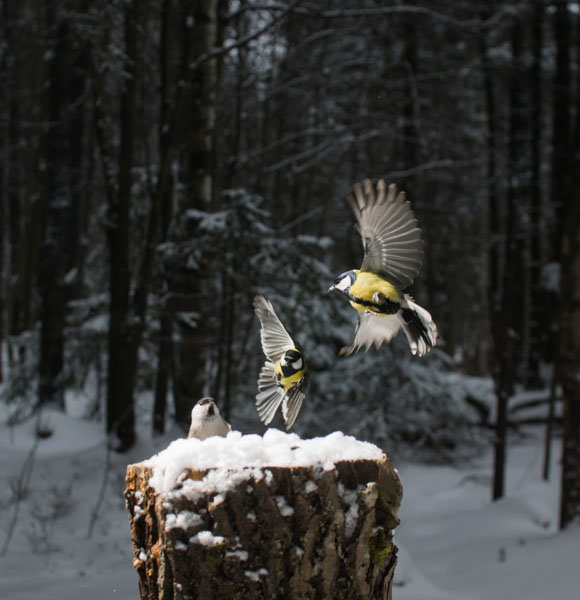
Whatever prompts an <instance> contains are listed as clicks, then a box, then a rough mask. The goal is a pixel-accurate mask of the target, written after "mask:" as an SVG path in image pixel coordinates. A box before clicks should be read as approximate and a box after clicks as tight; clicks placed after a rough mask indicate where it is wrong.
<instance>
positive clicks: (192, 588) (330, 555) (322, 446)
mask: <svg viewBox="0 0 580 600" xmlns="http://www.w3.org/2000/svg"><path fill="white" fill-rule="evenodd" d="M401 497H402V487H401V483H400V481H399V478H398V476H397V474H396V472H395V470H394V469H393V467H392V465H391V463H390V461H389V459H388V458H387V456H386V455H385V454H383V452H382V451H381V450H380V449H379V448H377V447H376V446H374V445H372V444H368V443H365V442H359V441H357V440H355V439H354V438H352V437H349V436H344V435H343V434H342V433H340V432H336V433H333V434H331V435H329V436H326V437H325V438H315V439H312V440H302V439H301V438H300V437H298V436H297V435H296V434H287V433H283V432H281V431H278V430H275V429H270V430H268V431H267V432H266V433H265V434H264V436H263V437H262V436H258V435H246V436H242V435H241V434H240V433H239V432H236V431H234V432H231V433H230V434H229V435H228V437H227V438H218V437H214V438H209V439H207V440H204V441H203V442H201V441H200V440H197V439H190V440H185V439H180V440H176V441H175V442H173V443H172V444H170V446H169V447H168V448H167V449H166V450H164V451H163V452H161V453H160V454H157V455H155V456H154V457H152V458H151V459H149V460H148V461H145V462H142V463H138V464H134V465H129V466H128V467H127V490H126V498H127V506H128V509H129V512H130V517H131V532H132V538H133V547H134V551H135V559H134V566H135V567H136V569H137V571H138V574H139V587H140V590H141V598H142V600H181V599H184V600H185V599H203V600H210V599H212V598H216V599H217V598H219V599H224V598H227V599H234V600H237V599H246V598H247V599H250V598H268V599H274V598H284V599H294V598H304V599H305V598H316V599H320V598H327V599H332V600H338V599H340V598H373V599H374V598H381V599H390V598H391V586H392V579H393V573H394V568H395V563H396V557H397V549H396V547H395V545H394V543H393V535H392V532H393V529H394V528H395V527H396V526H397V525H398V523H399V519H398V517H397V512H398V509H399V505H400V503H401Z"/></svg>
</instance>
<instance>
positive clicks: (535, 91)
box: [528, 0, 546, 386]
mask: <svg viewBox="0 0 580 600" xmlns="http://www.w3.org/2000/svg"><path fill="white" fill-rule="evenodd" d="M545 8H546V7H545V0H535V1H534V12H533V17H532V40H533V64H532V111H531V112H532V115H531V123H532V140H531V146H532V147H531V151H532V156H531V173H532V175H531V179H532V181H531V195H530V232H529V240H530V286H531V289H530V308H529V313H530V314H529V323H530V328H529V335H530V349H529V350H530V351H529V357H528V379H529V383H531V384H532V385H534V386H539V385H541V382H540V374H539V363H540V358H541V357H540V353H541V329H540V326H539V325H540V322H541V321H542V315H541V313H542V309H543V307H542V306H541V298H542V295H541V289H540V276H541V272H542V262H543V256H542V232H541V224H542V223H543V220H544V219H543V217H544V215H543V206H542V180H543V177H542V158H543V156H542V141H543V139H542V129H543V127H542V125H543V122H542V121H543V119H542V116H543V111H542V96H543V95H542V88H543V84H544V81H543V79H544V77H543V71H542V51H543V46H544V28H543V22H544V12H545Z"/></svg>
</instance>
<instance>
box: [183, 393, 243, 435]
mask: <svg viewBox="0 0 580 600" xmlns="http://www.w3.org/2000/svg"><path fill="white" fill-rule="evenodd" d="M231 430H232V427H231V425H230V424H229V423H228V422H227V421H225V420H224V419H222V417H221V415H220V411H219V409H218V407H217V406H216V403H215V402H214V400H213V398H202V399H201V400H198V401H197V403H196V404H195V406H194V407H193V409H192V410H191V426H190V428H189V434H188V436H187V437H188V438H193V437H194V438H197V439H198V440H205V439H206V438H208V437H212V436H214V435H218V436H220V437H226V436H227V435H228V433H229V432H230V431H231Z"/></svg>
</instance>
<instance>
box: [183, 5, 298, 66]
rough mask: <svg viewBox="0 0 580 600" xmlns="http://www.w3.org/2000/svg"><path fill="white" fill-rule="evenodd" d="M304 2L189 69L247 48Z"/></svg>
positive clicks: (205, 55)
mask: <svg viewBox="0 0 580 600" xmlns="http://www.w3.org/2000/svg"><path fill="white" fill-rule="evenodd" d="M302 2H303V0H295V1H294V2H292V4H290V6H288V8H287V9H286V10H285V11H284V12H282V13H280V14H279V15H278V16H276V17H274V18H273V19H272V20H271V21H270V22H269V23H266V25H264V26H263V27H261V28H260V29H258V30H257V31H255V32H254V33H250V34H248V35H246V36H244V37H243V38H240V39H239V40H238V41H237V42H235V43H233V44H229V45H228V46H225V47H223V48H216V49H215V50H212V51H211V52H208V53H207V54H202V55H201V56H200V57H199V58H198V59H197V60H196V61H194V62H192V63H191V65H189V68H190V69H191V70H192V71H195V70H196V69H198V68H199V67H200V66H201V65H203V64H205V63H206V62H207V61H208V60H212V59H214V58H219V57H220V56H225V55H226V54H228V53H229V52H231V51H232V50H235V49H236V48H240V47H241V46H245V45H246V44H248V43H249V42H252V41H253V40H255V39H257V38H259V37H260V36H261V35H263V34H264V33H266V31H268V30H269V29H271V28H272V27H273V26H274V25H276V23H279V22H280V21H281V20H282V19H284V18H285V17H286V16H287V15H288V14H290V13H291V12H292V11H293V10H294V9H295V8H296V7H297V6H298V5H299V4H301V3H302Z"/></svg>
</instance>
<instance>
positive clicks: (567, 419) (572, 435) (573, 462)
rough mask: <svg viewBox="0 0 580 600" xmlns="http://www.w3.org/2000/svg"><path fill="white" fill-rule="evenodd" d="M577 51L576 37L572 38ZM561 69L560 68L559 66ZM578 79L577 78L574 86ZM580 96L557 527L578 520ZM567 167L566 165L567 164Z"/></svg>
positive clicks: (568, 218) (568, 229) (563, 338)
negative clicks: (560, 481)
mask: <svg viewBox="0 0 580 600" xmlns="http://www.w3.org/2000/svg"><path fill="white" fill-rule="evenodd" d="M576 46H577V49H580V37H577V39H576ZM562 68H563V67H562ZM578 83H580V76H579V77H577V84H578ZM579 109H580V94H578V93H577V97H576V123H575V129H574V138H573V146H572V147H573V150H574V152H573V158H572V161H571V167H572V171H571V174H570V175H569V181H571V182H573V184H574V185H573V186H572V187H571V188H570V189H569V190H568V193H567V194H563V195H562V196H561V200H562V202H563V205H562V206H561V214H562V219H563V221H562V225H561V228H562V243H561V257H562V266H561V269H562V270H561V296H562V318H561V322H560V356H559V361H558V368H559V375H560V381H561V383H562V389H563V392H564V415H563V421H564V435H563V455H562V491H561V494H560V526H561V527H566V526H567V525H569V524H570V523H572V522H573V521H578V520H580V385H578V382H579V381H580V192H579V190H580V187H579V186H580V116H579V115H580V113H579V112H578V110H579ZM568 164H570V163H568Z"/></svg>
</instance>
